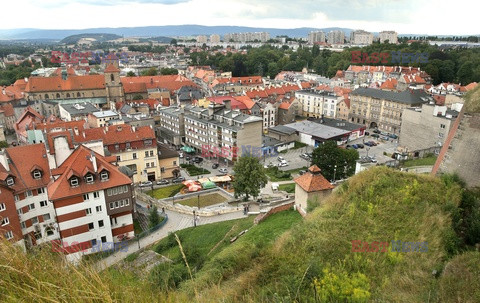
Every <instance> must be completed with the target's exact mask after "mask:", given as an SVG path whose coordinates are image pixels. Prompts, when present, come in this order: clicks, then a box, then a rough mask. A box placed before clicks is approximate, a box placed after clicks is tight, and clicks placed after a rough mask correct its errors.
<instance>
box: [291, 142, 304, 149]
mask: <svg viewBox="0 0 480 303" xmlns="http://www.w3.org/2000/svg"><path fill="white" fill-rule="evenodd" d="M305 146H307V144H305V143H302V142H299V141H295V146H294V147H293V148H292V149H299V148H302V147H305Z"/></svg>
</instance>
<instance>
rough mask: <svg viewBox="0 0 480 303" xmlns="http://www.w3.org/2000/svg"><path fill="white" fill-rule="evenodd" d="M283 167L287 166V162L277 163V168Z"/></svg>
mask: <svg viewBox="0 0 480 303" xmlns="http://www.w3.org/2000/svg"><path fill="white" fill-rule="evenodd" d="M284 166H288V162H287V161H282V162H280V163H278V167H284Z"/></svg>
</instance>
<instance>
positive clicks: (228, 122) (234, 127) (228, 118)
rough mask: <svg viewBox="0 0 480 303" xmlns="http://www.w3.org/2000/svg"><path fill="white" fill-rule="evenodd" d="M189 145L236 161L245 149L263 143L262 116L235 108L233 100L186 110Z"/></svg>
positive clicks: (186, 132) (215, 156)
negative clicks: (247, 113)
mask: <svg viewBox="0 0 480 303" xmlns="http://www.w3.org/2000/svg"><path fill="white" fill-rule="evenodd" d="M185 144H186V145H188V146H190V147H193V148H195V149H196V150H197V151H199V152H207V153H211V155H212V157H214V158H222V159H225V160H226V161H230V162H235V161H236V160H237V158H238V156H240V152H239V150H242V148H246V149H248V148H249V147H250V148H252V147H258V148H260V147H261V146H262V118H260V117H256V116H251V115H246V114H243V113H241V112H240V111H238V110H232V109H231V106H230V102H229V101H224V104H210V105H209V106H208V108H207V109H205V108H199V107H192V108H191V109H190V110H189V111H188V112H186V113H185Z"/></svg>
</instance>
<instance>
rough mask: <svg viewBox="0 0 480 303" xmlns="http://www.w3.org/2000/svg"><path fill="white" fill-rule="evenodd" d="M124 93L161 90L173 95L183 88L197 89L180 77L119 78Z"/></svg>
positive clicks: (194, 85)
mask: <svg viewBox="0 0 480 303" xmlns="http://www.w3.org/2000/svg"><path fill="white" fill-rule="evenodd" d="M120 81H121V82H122V84H123V87H124V91H125V93H146V92H147V89H152V88H163V89H166V90H169V91H170V94H172V95H173V94H174V92H175V91H177V90H179V89H180V88H181V87H183V86H193V87H198V85H196V84H195V83H194V82H192V81H190V80H189V79H187V78H185V77H184V76H182V75H162V76H140V77H121V78H120Z"/></svg>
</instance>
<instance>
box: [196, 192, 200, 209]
mask: <svg viewBox="0 0 480 303" xmlns="http://www.w3.org/2000/svg"><path fill="white" fill-rule="evenodd" d="M197 206H198V209H200V194H198V195H197Z"/></svg>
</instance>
